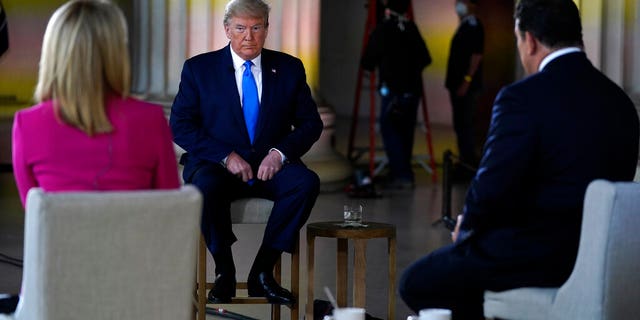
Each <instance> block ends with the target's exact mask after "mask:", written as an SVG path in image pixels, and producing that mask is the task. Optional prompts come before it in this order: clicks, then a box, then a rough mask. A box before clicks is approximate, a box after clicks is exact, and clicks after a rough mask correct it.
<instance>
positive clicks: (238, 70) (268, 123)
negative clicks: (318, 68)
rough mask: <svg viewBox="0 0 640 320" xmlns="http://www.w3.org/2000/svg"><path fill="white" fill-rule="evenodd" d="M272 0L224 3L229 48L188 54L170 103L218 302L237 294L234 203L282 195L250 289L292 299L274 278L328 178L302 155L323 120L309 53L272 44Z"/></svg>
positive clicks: (253, 293)
mask: <svg viewBox="0 0 640 320" xmlns="http://www.w3.org/2000/svg"><path fill="white" fill-rule="evenodd" d="M269 10H270V8H269V6H268V4H266V3H265V2H264V1H262V0H232V1H230V2H229V3H228V4H227V6H226V8H225V16H224V29H225V32H226V35H227V37H228V38H229V40H230V43H229V45H227V46H226V47H224V48H222V49H220V50H217V51H213V52H209V53H205V54H201V55H198V56H195V57H193V58H191V59H188V60H187V61H186V62H185V64H184V67H183V70H182V78H181V82H180V88H179V91H178V94H177V95H176V98H175V101H174V102H173V107H172V109H171V119H170V123H171V128H172V131H173V135H174V139H175V142H176V143H177V144H178V145H179V146H180V147H182V148H183V149H184V150H186V151H187V153H186V154H185V155H184V156H183V157H182V158H181V161H180V162H181V163H182V164H184V173H183V177H184V180H185V181H186V182H188V183H192V184H194V185H196V186H197V187H198V188H199V189H200V191H201V192H202V193H203V196H204V205H203V214H202V232H203V235H204V238H205V240H206V243H207V246H208V248H209V251H210V252H211V253H212V255H213V259H214V261H215V264H216V270H215V272H216V280H215V288H214V289H213V290H211V291H210V292H209V299H210V300H211V301H213V302H218V303H220V302H229V301H230V300H231V297H233V296H234V295H235V286H236V278H235V272H236V270H235V265H234V262H233V255H232V252H231V245H232V244H233V242H235V241H236V240H237V239H236V237H235V235H234V234H233V231H232V229H231V219H230V213H229V206H230V203H231V201H233V200H234V199H238V198H242V197H262V198H267V199H271V200H273V201H274V207H273V210H272V212H271V215H270V217H269V221H268V223H267V226H266V229H265V233H264V238H263V241H262V245H261V247H260V249H259V250H258V253H257V255H256V257H255V261H254V263H253V265H252V267H251V270H250V272H249V278H248V292H249V295H250V296H265V297H266V298H267V299H268V300H269V302H271V303H277V304H292V303H295V301H293V296H292V295H291V293H290V292H289V291H287V290H285V289H284V288H282V287H280V286H279V285H278V284H277V283H276V282H275V280H274V279H273V267H274V265H275V263H276V261H277V260H278V258H279V257H280V255H281V253H282V252H284V251H286V252H291V251H292V249H293V248H294V243H295V242H294V241H296V239H297V237H298V233H299V230H300V228H301V227H302V226H303V225H304V223H305V222H306V221H307V218H308V217H309V214H310V212H311V209H312V207H313V205H314V203H315V200H316V198H317V196H318V192H319V184H320V181H319V178H318V176H317V175H316V174H315V173H314V172H313V171H311V170H309V169H308V168H307V167H306V166H305V165H304V164H303V163H302V161H301V160H300V157H301V156H302V155H303V154H304V153H305V152H307V151H308V150H309V149H310V148H311V145H312V144H313V143H314V142H315V141H316V140H317V139H318V138H319V137H320V133H321V132H322V126H323V125H322V121H321V120H320V115H319V114H318V111H317V106H316V104H315V102H314V101H313V99H312V97H311V92H310V89H309V86H308V85H307V83H306V76H305V71H304V67H303V65H302V62H301V61H300V60H299V59H297V58H294V57H292V56H289V55H287V54H284V53H280V52H276V51H271V50H267V49H263V46H264V42H265V39H266V37H267V33H268V30H269V29H268V28H269Z"/></svg>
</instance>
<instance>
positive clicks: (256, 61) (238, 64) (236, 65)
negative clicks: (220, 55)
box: [229, 45, 262, 71]
mask: <svg viewBox="0 0 640 320" xmlns="http://www.w3.org/2000/svg"><path fill="white" fill-rule="evenodd" d="M229 51H231V59H232V60H233V69H234V70H236V71H237V70H242V65H243V64H244V62H245V61H246V60H244V59H242V58H240V56H239V55H238V54H237V53H235V51H233V49H231V45H229ZM251 62H253V65H254V66H256V69H257V70H262V53H260V54H259V55H258V56H257V57H255V58H253V60H251ZM254 70H255V69H254Z"/></svg>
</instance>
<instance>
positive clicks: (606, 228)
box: [484, 180, 640, 320]
mask: <svg viewBox="0 0 640 320" xmlns="http://www.w3.org/2000/svg"><path fill="white" fill-rule="evenodd" d="M582 219H583V220H582V233H581V237H580V247H579V250H578V257H577V259H576V264H575V266H574V269H573V272H572V273H571V276H570V277H569V279H568V280H567V281H566V282H565V283H564V284H563V285H562V286H561V287H560V288H518V289H513V290H507V291H502V292H491V291H487V292H485V296H484V297H485V302H484V314H485V317H487V318H496V319H513V320H516V319H518V320H521V319H532V320H533V319H541V320H542V319H545V320H547V319H555V320H561V319H581V320H591V319H594V320H595V319H602V320H615V319H631V318H635V317H637V316H638V315H639V314H640V273H639V272H638V269H639V268H640V184H638V183H611V182H608V181H604V180H597V181H594V182H592V183H591V184H590V185H589V187H588V188H587V192H586V195H585V200H584V213H583V218H582Z"/></svg>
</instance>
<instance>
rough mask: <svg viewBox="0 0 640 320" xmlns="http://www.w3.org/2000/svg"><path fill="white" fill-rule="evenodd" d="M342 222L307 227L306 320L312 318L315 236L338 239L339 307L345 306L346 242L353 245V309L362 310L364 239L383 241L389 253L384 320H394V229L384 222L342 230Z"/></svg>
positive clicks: (337, 279)
mask: <svg viewBox="0 0 640 320" xmlns="http://www.w3.org/2000/svg"><path fill="white" fill-rule="evenodd" d="M342 223H343V222H342V221H328V222H314V223H309V224H308V225H307V270H308V271H307V279H308V281H307V283H308V284H307V309H306V319H313V276H314V274H313V272H314V241H315V238H316V237H326V238H336V239H338V248H337V269H336V288H337V289H336V290H337V297H336V298H337V302H338V305H339V306H340V307H344V306H346V305H347V270H348V269H347V260H348V252H349V250H348V249H349V247H348V244H349V243H348V241H349V239H352V240H353V242H354V268H353V306H354V307H361V308H364V307H365V293H366V269H367V259H366V252H367V250H366V249H367V240H368V239H373V238H387V239H388V247H387V253H388V254H389V293H388V295H389V297H388V298H389V302H388V306H387V312H388V313H387V319H395V279H396V227H395V226H394V225H392V224H388V223H378V222H370V221H366V222H364V224H366V225H367V226H366V227H358V228H354V227H344V226H342Z"/></svg>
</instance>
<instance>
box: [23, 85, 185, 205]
mask: <svg viewBox="0 0 640 320" xmlns="http://www.w3.org/2000/svg"><path fill="white" fill-rule="evenodd" d="M106 110H107V116H108V117H109V120H110V121H111V123H112V125H113V127H114V130H113V132H111V133H107V134H96V135H94V136H93V137H89V136H87V135H86V134H85V133H84V132H82V131H81V130H79V129H77V128H74V127H72V126H69V125H67V124H65V123H63V122H62V121H61V120H60V119H59V118H58V117H56V115H55V113H54V110H53V104H52V102H51V101H46V102H43V103H40V104H37V105H35V106H32V107H30V108H27V109H24V110H20V111H18V112H17V113H16V114H15V117H14V122H13V144H12V150H13V155H12V156H13V171H14V176H15V179H16V184H17V186H18V191H19V193H20V199H21V200H22V204H23V205H24V204H25V200H26V195H27V191H29V189H30V188H32V187H41V188H43V189H44V190H45V191H81V190H135V189H173V188H178V187H179V185H180V182H179V180H178V168H177V164H176V155H175V152H174V149H173V142H172V136H171V131H170V129H169V126H168V123H167V119H166V118H165V116H164V113H163V110H162V108H161V107H160V106H158V105H154V104H151V103H147V102H143V101H139V100H136V99H133V98H127V99H122V98H119V97H115V96H111V97H109V98H108V99H107V103H106Z"/></svg>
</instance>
